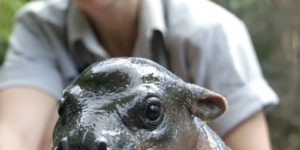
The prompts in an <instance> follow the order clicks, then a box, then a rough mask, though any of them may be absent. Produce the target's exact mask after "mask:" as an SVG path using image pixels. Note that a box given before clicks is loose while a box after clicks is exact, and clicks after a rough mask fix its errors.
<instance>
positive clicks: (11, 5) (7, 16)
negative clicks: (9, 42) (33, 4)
mask: <svg viewBox="0 0 300 150" xmlns="http://www.w3.org/2000/svg"><path fill="white" fill-rule="evenodd" d="M24 3H25V0H0V8H1V9H0V20H1V21H0V27H1V29H0V36H1V37H2V38H4V39H7V37H8V35H9V34H10V32H11V27H12V22H13V16H14V14H15V12H16V11H17V10H18V9H19V8H20V7H21V6H22V5H23V4H24Z"/></svg>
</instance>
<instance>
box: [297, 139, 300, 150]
mask: <svg viewBox="0 0 300 150" xmlns="http://www.w3.org/2000/svg"><path fill="white" fill-rule="evenodd" d="M296 150H300V135H299V136H298V140H297V145H296Z"/></svg>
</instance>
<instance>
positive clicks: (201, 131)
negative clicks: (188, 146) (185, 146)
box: [193, 117, 229, 150]
mask: <svg viewBox="0 0 300 150" xmlns="http://www.w3.org/2000/svg"><path fill="white" fill-rule="evenodd" d="M193 122H194V124H195V126H196V129H197V132H198V135H199V140H198V144H197V149H205V150H229V148H228V147H227V146H226V145H225V144H224V142H223V141H222V140H221V139H220V137H219V136H218V135H217V134H216V133H215V132H214V131H212V130H211V129H210V128H209V127H208V126H207V124H206V123H205V122H202V121H200V120H199V118H197V117H193Z"/></svg>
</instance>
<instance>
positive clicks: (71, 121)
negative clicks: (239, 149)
mask: <svg viewBox="0 0 300 150" xmlns="http://www.w3.org/2000/svg"><path fill="white" fill-rule="evenodd" d="M225 110H226V101H225V99H224V98H223V97H222V96H220V95H218V94H216V93H214V92H211V91H209V90H207V89H204V88H202V87H199V86H197V85H193V84H189V83H186V82H184V81H183V80H181V79H180V78H178V77H177V76H175V75H174V74H172V73H171V72H169V71H168V70H166V69H165V68H163V67H162V66H160V65H158V64H156V63H155V62H152V61H150V60H147V59H143V58H112V59H108V60H106V61H103V62H100V63H95V64H93V65H91V66H90V67H89V68H87V69H86V70H85V71H84V72H83V73H82V74H81V75H80V76H79V77H78V78H77V79H76V80H74V82H73V83H72V84H70V85H69V86H68V87H67V88H66V89H65V90H64V95H63V98H62V101H61V105H60V108H59V115H60V118H59V120H58V122H57V124H56V127H55V131H54V136H53V140H54V141H53V150H196V149H197V150H199V149H203V150H224V149H228V148H227V146H226V145H225V144H224V143H223V142H222V140H221V139H220V138H219V137H218V136H217V135H216V134H215V133H214V132H213V131H212V130H211V129H209V127H208V126H207V125H206V122H207V121H210V120H213V119H215V118H217V117H219V116H220V115H221V114H222V113H224V111H225Z"/></svg>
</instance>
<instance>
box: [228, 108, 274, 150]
mask: <svg viewBox="0 0 300 150" xmlns="http://www.w3.org/2000/svg"><path fill="white" fill-rule="evenodd" d="M245 139H246V140H245ZM224 140H225V143H226V144H227V145H228V146H229V147H230V148H231V149H233V150H253V149H255V150H271V144H270V139H269V132H268V126H267V123H266V120H265V117H264V114H263V113H262V112H258V113H256V114H255V115H253V116H252V117H250V118H249V119H247V120H246V121H244V122H242V123H241V124H240V125H238V126H237V127H236V128H234V129H233V130H232V131H230V132H229V133H227V134H226V135H225V136H224Z"/></svg>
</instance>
